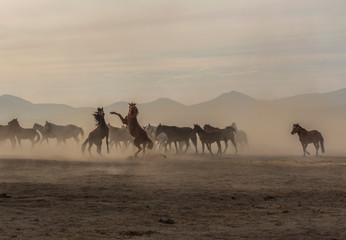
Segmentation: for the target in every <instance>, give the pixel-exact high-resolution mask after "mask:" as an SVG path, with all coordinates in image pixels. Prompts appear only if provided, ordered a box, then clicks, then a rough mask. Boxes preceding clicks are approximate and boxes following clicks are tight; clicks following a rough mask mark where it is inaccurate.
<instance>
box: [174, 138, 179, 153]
mask: <svg viewBox="0 0 346 240" xmlns="http://www.w3.org/2000/svg"><path fill="white" fill-rule="evenodd" d="M174 145H175V153H178V146H177V141H174Z"/></svg>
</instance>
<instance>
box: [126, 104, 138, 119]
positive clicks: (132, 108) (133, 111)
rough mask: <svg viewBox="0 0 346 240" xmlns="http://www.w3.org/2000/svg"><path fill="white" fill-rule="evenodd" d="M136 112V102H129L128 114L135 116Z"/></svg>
mask: <svg viewBox="0 0 346 240" xmlns="http://www.w3.org/2000/svg"><path fill="white" fill-rule="evenodd" d="M138 113H139V111H138V108H137V106H136V103H129V112H128V116H132V117H137V115H138Z"/></svg>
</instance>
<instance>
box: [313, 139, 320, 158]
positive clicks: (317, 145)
mask: <svg viewBox="0 0 346 240" xmlns="http://www.w3.org/2000/svg"><path fill="white" fill-rule="evenodd" d="M314 145H315V148H316V156H318V149H319V148H320V145H319V144H318V142H317V143H314Z"/></svg>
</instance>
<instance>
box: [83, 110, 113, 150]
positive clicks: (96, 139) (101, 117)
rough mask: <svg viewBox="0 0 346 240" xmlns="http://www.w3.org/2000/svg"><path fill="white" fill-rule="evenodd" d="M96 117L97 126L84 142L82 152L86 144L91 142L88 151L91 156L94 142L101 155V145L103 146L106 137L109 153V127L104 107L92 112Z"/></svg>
mask: <svg viewBox="0 0 346 240" xmlns="http://www.w3.org/2000/svg"><path fill="white" fill-rule="evenodd" d="M92 115H93V116H94V118H95V122H96V126H97V127H96V128H95V129H94V130H93V131H91V132H90V133H89V135H88V138H87V139H86V140H85V141H84V143H83V144H82V153H84V151H85V148H86V145H87V144H88V143H89V147H88V151H89V154H90V156H91V147H92V146H93V144H95V145H96V147H97V149H96V151H97V153H98V154H99V155H101V146H102V140H103V139H104V138H106V144H107V153H109V145H108V136H109V128H108V127H107V124H106V121H105V113H104V111H103V108H97V111H96V112H95V113H93V114H92Z"/></svg>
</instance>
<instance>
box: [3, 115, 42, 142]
mask: <svg viewBox="0 0 346 240" xmlns="http://www.w3.org/2000/svg"><path fill="white" fill-rule="evenodd" d="M8 126H9V127H10V131H11V132H13V134H14V135H15V136H16V137H17V140H18V143H19V145H21V141H22V139H29V140H30V141H31V146H32V148H33V147H34V146H35V144H36V143H38V142H39V141H40V138H41V137H40V134H39V133H38V132H37V131H36V130H35V129H32V128H22V127H21V126H20V125H19V122H18V120H17V118H15V119H13V120H11V121H10V122H8ZM35 138H36V141H35Z"/></svg>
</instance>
